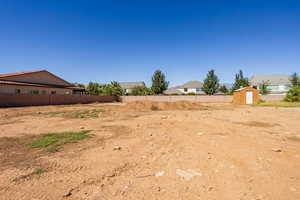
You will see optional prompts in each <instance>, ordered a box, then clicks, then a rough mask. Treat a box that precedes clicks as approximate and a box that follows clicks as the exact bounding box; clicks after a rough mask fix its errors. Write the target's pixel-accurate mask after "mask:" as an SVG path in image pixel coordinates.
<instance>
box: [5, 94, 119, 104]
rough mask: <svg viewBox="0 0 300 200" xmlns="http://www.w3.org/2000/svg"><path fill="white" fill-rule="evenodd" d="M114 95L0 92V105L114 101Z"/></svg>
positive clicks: (115, 99)
mask: <svg viewBox="0 0 300 200" xmlns="http://www.w3.org/2000/svg"><path fill="white" fill-rule="evenodd" d="M117 100H118V97H115V96H88V95H59V94H56V95H50V94H40V95H35V94H0V107H16V106H43V105H63V104H78V103H93V102H114V101H117Z"/></svg>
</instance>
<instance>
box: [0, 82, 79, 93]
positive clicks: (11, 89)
mask: <svg viewBox="0 0 300 200" xmlns="http://www.w3.org/2000/svg"><path fill="white" fill-rule="evenodd" d="M16 89H20V90H21V94H30V91H31V90H38V91H39V94H42V91H46V94H51V91H56V94H72V92H73V90H72V89H65V88H45V87H33V86H18V85H6V84H0V94H15V93H16Z"/></svg>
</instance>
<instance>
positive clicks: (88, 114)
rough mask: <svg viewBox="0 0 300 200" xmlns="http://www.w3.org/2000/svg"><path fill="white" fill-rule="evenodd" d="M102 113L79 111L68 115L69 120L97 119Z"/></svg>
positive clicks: (93, 110)
mask: <svg viewBox="0 0 300 200" xmlns="http://www.w3.org/2000/svg"><path fill="white" fill-rule="evenodd" d="M100 112H104V110H103V109H92V110H79V111H74V112H71V113H69V115H68V116H69V117H71V118H98V117H99V113H100Z"/></svg>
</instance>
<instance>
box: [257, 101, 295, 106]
mask: <svg viewBox="0 0 300 200" xmlns="http://www.w3.org/2000/svg"><path fill="white" fill-rule="evenodd" d="M257 106H274V107H300V102H286V101H275V102H260V103H259V104H257Z"/></svg>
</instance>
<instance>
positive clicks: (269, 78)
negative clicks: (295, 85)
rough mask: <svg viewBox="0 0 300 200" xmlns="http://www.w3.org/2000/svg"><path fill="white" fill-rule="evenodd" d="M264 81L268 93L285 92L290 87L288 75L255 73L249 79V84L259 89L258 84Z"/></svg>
mask: <svg viewBox="0 0 300 200" xmlns="http://www.w3.org/2000/svg"><path fill="white" fill-rule="evenodd" d="M263 82H266V83H267V84H268V85H269V86H268V87H267V89H268V90H269V91H270V94H285V93H287V91H288V90H289V87H290V76H288V75H255V76H253V77H252V78H251V79H250V85H251V86H252V87H256V88H257V89H258V90H260V85H261V84H262V83H263Z"/></svg>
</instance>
